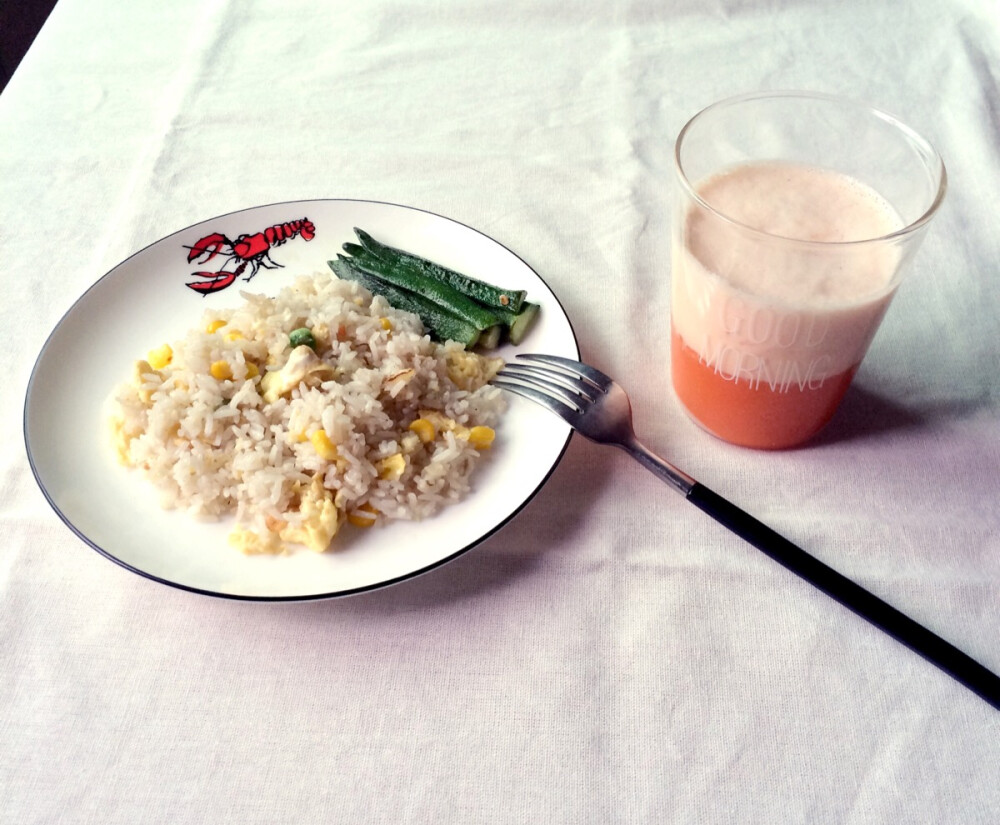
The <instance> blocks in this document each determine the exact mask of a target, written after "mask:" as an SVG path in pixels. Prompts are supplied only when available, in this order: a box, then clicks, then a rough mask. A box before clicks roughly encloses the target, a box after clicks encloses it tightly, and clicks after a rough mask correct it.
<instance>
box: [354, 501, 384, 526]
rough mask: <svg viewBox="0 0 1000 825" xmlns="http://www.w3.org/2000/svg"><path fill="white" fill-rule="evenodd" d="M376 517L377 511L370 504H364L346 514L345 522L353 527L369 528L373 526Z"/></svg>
mask: <svg viewBox="0 0 1000 825" xmlns="http://www.w3.org/2000/svg"><path fill="white" fill-rule="evenodd" d="M377 515H378V511H377V510H376V509H375V508H374V507H372V506H371V505H370V504H368V503H365V504H362V505H360V506H359V507H358V508H357V509H356V510H353V511H351V512H350V513H348V514H347V522H348V524H353V525H354V526H355V527H362V528H363V527H371V526H372V525H373V524H375V517H376V516H377Z"/></svg>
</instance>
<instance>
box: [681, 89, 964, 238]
mask: <svg viewBox="0 0 1000 825" xmlns="http://www.w3.org/2000/svg"><path fill="white" fill-rule="evenodd" d="M782 98H786V99H791V98H805V99H808V100H816V101H822V102H825V103H832V104H836V105H839V106H844V107H847V108H851V109H854V110H856V111H860V112H864V113H866V114H868V115H870V116H873V117H875V118H876V119H878V120H881V121H884V122H885V123H888V124H889V125H891V126H893V127H894V128H895V129H896V130H897V131H898V132H900V134H901V135H902V136H904V137H905V138H906V139H907V140H908V141H909V142H910V143H911V144H912V145H914V146H915V147H916V148H917V149H918V150H919V152H920V153H922V154H923V155H924V156H925V157H927V158H928V159H930V160H931V161H932V162H933V163H934V164H935V165H936V167H937V170H938V172H939V179H938V185H937V191H936V192H935V193H934V197H933V199H932V200H931V203H930V205H929V206H928V207H927V208H926V209H925V210H924V211H923V213H922V214H921V215H920V216H919V217H917V218H916V219H914V220H912V221H910V222H909V223H907V224H906V225H905V226H902V227H900V228H899V229H896V230H894V231H892V232H889V233H887V234H885V235H878V236H876V237H873V238H860V239H857V240H851V241H812V240H807V239H805V238H792V237H787V236H785V235H776V234H774V233H771V232H765V231H764V230H761V229H756V228H754V227H753V226H750V225H749V224H745V223H743V222H742V221H738V220H736V219H735V218H732V217H730V216H729V215H727V214H726V213H725V212H721V211H720V210H718V209H716V208H715V207H714V206H712V205H711V204H710V203H708V201H706V200H705V199H704V198H702V197H701V195H699V194H698V192H697V191H696V190H695V188H694V184H693V183H692V182H691V180H690V179H689V178H688V176H687V173H686V172H685V171H684V166H683V164H682V163H681V146H682V144H683V143H684V138H685V137H686V136H687V133H688V131H689V130H690V129H691V127H692V126H694V125H695V124H696V123H697V121H699V120H700V119H701V118H702V117H703V116H705V115H707V114H710V113H711V112H713V111H715V110H716V109H721V108H723V107H728V106H733V105H735V104H741V103H747V102H750V101H754V100H777V99H782ZM674 171H675V172H676V174H677V178H678V180H679V181H680V184H681V187H682V188H683V190H684V192H685V194H686V195H687V196H688V197H689V198H691V200H692V201H694V202H695V203H696V204H698V205H699V206H700V207H701V208H703V209H705V210H707V211H708V212H710V213H711V214H712V215H715V216H716V217H717V218H719V219H720V220H722V221H725V222H726V223H728V224H731V225H732V226H735V227H739V228H740V229H741V230H744V231H746V232H749V233H752V234H754V235H759V236H760V237H762V238H770V239H773V240H780V241H785V242H788V243H794V244H802V245H804V246H807V247H816V248H818V249H835V248H838V249H846V248H849V247H854V246H863V245H865V244H873V243H887V242H894V241H896V240H899V239H901V238H905V237H908V236H910V235H912V234H914V233H915V232H917V231H919V230H920V229H922V228H923V227H924V226H926V225H927V224H928V223H929V222H930V220H931V218H933V217H934V215H935V214H936V213H937V211H938V209H939V208H940V206H941V203H942V202H943V201H944V196H945V192H946V191H947V189H948V172H947V170H946V168H945V165H944V160H943V159H942V157H941V155H940V153H939V152H938V151H937V149H935V148H934V146H933V145H932V144H931V142H930V141H929V140H927V138H925V137H924V136H923V135H921V134H920V133H919V132H917V131H916V130H915V129H914V128H913V127H911V126H909V125H907V124H906V123H905V122H904V121H902V120H900V119H899V118H898V117H896V116H895V115H893V114H890V113H889V112H886V111H884V110H882V109H878V108H876V107H874V106H871V105H869V104H867V103H863V102H861V101H858V100H854V99H851V98H847V97H841V96H840V95H833V94H827V93H824V92H810V91H801V90H779V91H762V92H748V93H745V94H740V95H734V96H733V97H727V98H723V99H722V100H717V101H716V102H715V103H711V104H709V105H708V106H706V107H704V108H703V109H701V110H700V111H698V112H697V113H696V114H695V115H693V116H692V117H691V118H690V119H689V120H688V121H687V123H685V124H684V126H683V127H682V128H681V130H680V132H678V133H677V139H676V140H675V141H674Z"/></svg>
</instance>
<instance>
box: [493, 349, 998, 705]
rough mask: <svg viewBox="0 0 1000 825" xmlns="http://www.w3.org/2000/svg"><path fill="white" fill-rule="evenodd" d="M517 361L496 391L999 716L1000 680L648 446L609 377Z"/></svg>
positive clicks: (525, 357) (547, 361)
mask: <svg viewBox="0 0 1000 825" xmlns="http://www.w3.org/2000/svg"><path fill="white" fill-rule="evenodd" d="M516 357H517V361H516V362H511V363H508V364H506V365H505V366H504V367H503V368H502V369H501V370H500V371H499V372H498V373H497V375H496V377H495V378H494V379H493V381H492V383H493V384H494V385H495V386H497V387H502V388H503V389H505V390H507V391H509V392H512V393H514V394H516V395H520V396H523V397H525V398H528V399H530V400H532V401H535V402H537V403H539V404H541V405H542V406H543V407H545V408H547V409H548V410H551V411H552V412H554V413H555V414H556V415H558V416H560V417H561V418H562V419H563V420H565V421H566V422H567V423H568V424H569V425H570V426H571V427H572V428H573V429H574V430H576V431H577V432H579V433H580V434H582V435H584V436H585V437H587V438H588V439H590V440H591V441H595V442H597V443H598V444H612V445H614V446H616V447H620V448H621V449H623V450H624V451H625V452H627V453H628V454H629V455H631V456H632V457H633V458H634V459H635V460H636V461H638V462H639V463H640V464H641V465H642V466H643V467H645V468H646V469H647V470H650V471H651V472H652V473H653V474H654V475H656V476H657V477H658V478H660V479H661V480H663V481H665V482H667V484H669V485H670V486H671V487H673V488H674V489H675V490H676V491H677V492H679V493H681V494H682V495H683V496H684V497H685V498H686V499H687V500H688V501H690V502H691V503H692V504H694V505H695V506H696V507H698V508H699V509H700V510H702V511H704V512H705V513H707V514H708V515H709V516H711V517H712V518H713V519H715V520H716V521H718V522H719V523H720V524H722V525H724V526H725V527H726V528H728V529H729V530H731V531H732V532H733V533H735V534H736V535H738V536H740V537H741V538H743V539H745V540H746V541H748V542H749V543H750V544H752V545H753V546H754V547H756V548H757V549H758V550H760V551H762V552H763V553H765V554H766V555H767V556H770V558H772V559H773V560H774V561H776V562H778V563H779V564H782V565H784V566H785V567H786V568H788V569H789V570H791V571H792V572H793V573H795V574H796V575H798V576H800V577H801V578H803V579H805V580H806V581H807V582H809V583H810V584H812V585H813V586H814V587H816V588H818V589H819V590H820V591H822V592H823V593H825V594H826V595H828V596H830V597H831V598H833V599H835V600H836V601H838V602H840V604H842V605H843V606H844V607H847V608H848V609H850V610H852V611H853V612H854V613H856V614H857V615H859V616H861V617H862V618H863V619H865V620H867V621H869V622H871V623H872V624H873V625H875V627H877V628H879V629H880V630H882V631H884V632H885V633H888V634H889V635H890V636H891V637H893V638H894V639H896V640H897V641H898V642H901V643H902V644H904V645H906V646H907V647H909V648H910V649H911V650H913V651H914V652H915V653H918V654H919V655H921V656H923V657H924V658H925V659H927V661H929V662H931V663H932V664H934V665H935V666H937V667H939V668H940V669H941V670H943V671H944V672H945V673H947V674H948V675H950V676H951V677H952V678H954V679H956V680H957V681H958V682H960V683H961V684H963V685H965V687H967V688H969V689H970V690H972V691H973V692H974V693H976V694H978V695H979V696H980V697H982V698H983V699H985V700H986V701H987V702H988V703H989V704H990V705H992V706H993V707H994V708H997V709H998V710H1000V677H998V676H997V675H996V674H994V673H992V672H991V671H989V670H987V669H986V668H985V667H984V666H983V665H981V664H980V663H979V662H977V661H976V660H975V659H973V658H971V657H970V656H968V655H967V654H965V653H963V652H962V651H961V650H959V649H958V648H957V647H955V646H954V645H952V644H950V643H949V642H947V641H945V640H944V639H942V638H941V637H939V636H937V635H936V634H935V633H933V632H931V631H930V630H928V629H927V628H925V627H923V626H922V625H920V624H918V623H917V622H915V621H914V620H913V619H911V618H909V617H908V616H906V615H904V614H903V613H901V612H900V611H899V610H897V609H896V608H894V607H892V606H891V605H889V604H887V603H886V602H884V601H882V600H881V599H880V598H878V597H877V596H875V595H873V594H872V593H870V592H868V591H867V590H865V589H864V588H863V587H861V586H860V585H859V584H857V583H855V582H854V581H852V580H851V579H849V578H847V577H846V576H843V575H841V574H840V573H838V572H837V571H836V570H834V569H833V568H831V567H828V566H827V565H826V564H824V563H823V562H821V561H820V560H819V559H816V558H814V557H813V556H811V555H810V554H809V553H807V552H806V551H805V550H803V549H802V548H800V547H798V546H796V545H795V544H793V543H792V542H790V541H789V540H788V539H786V538H785V537H784V536H782V535H780V534H779V533H777V532H775V531H774V530H772V529H771V528H770V527H768V526H767V525H765V524H763V523H762V522H760V521H758V520H757V519H755V518H754V517H753V516H751V515H749V514H748V513H746V512H744V511H743V510H741V509H740V508H739V507H737V506H736V505H735V504H732V503H731V502H729V501H727V500H726V499H724V498H723V497H722V496H720V495H718V494H717V493H714V492H712V491H711V490H710V489H708V488H707V487H705V486H704V485H703V484H701V483H699V482H698V481H696V480H695V479H694V478H692V477H691V476H689V475H688V474H687V473H685V472H683V471H681V470H679V469H678V468H677V467H674V466H673V465H672V464H670V463H669V462H667V461H665V460H663V459H662V458H660V457H659V456H657V455H656V454H655V453H653V452H651V451H650V450H649V449H647V448H646V447H645V446H643V445H642V444H641V443H640V442H639V441H638V439H637V438H636V436H635V431H634V430H633V428H632V405H631V403H630V401H629V398H628V395H627V394H626V393H625V390H624V389H622V387H621V386H620V385H619V384H617V383H615V382H614V381H613V380H612V379H611V378H609V377H608V376H607V375H605V374H604V373H603V372H600V371H599V370H596V369H594V368H593V367H590V366H587V365H586V364H582V363H580V362H579V361H573V360H570V359H568V358H561V357H559V356H555V355H536V354H521V355H518V356H516Z"/></svg>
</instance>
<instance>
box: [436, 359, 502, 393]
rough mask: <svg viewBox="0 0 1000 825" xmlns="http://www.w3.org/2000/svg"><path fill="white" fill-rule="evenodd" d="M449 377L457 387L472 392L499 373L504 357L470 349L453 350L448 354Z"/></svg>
mask: <svg viewBox="0 0 1000 825" xmlns="http://www.w3.org/2000/svg"><path fill="white" fill-rule="evenodd" d="M446 358H447V362H448V377H449V378H450V379H451V380H452V382H453V383H454V384H455V386H456V387H460V388H461V389H463V390H468V391H469V392H472V391H474V390H478V389H479V388H480V387H482V386H483V385H484V384H486V383H487V382H488V381H489V380H490V379H491V378H493V376H495V375H496V374H497V371H498V370H499V369H500V367H502V366H503V363H504V362H503V358H487V357H486V356H484V355H480V354H479V353H477V352H471V351H469V350H453V351H451V352H449V353H448V355H447V356H446Z"/></svg>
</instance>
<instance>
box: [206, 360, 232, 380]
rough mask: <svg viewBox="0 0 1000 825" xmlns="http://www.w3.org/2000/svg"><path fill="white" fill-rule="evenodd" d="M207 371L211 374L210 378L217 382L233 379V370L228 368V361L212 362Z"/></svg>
mask: <svg viewBox="0 0 1000 825" xmlns="http://www.w3.org/2000/svg"><path fill="white" fill-rule="evenodd" d="M208 371H209V372H210V373H211V374H212V378H215V379H216V380H218V381H228V380H230V379H231V378H232V377H233V368H232V367H231V366H229V362H228V361H214V362H212V366H210V367H209V368H208Z"/></svg>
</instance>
